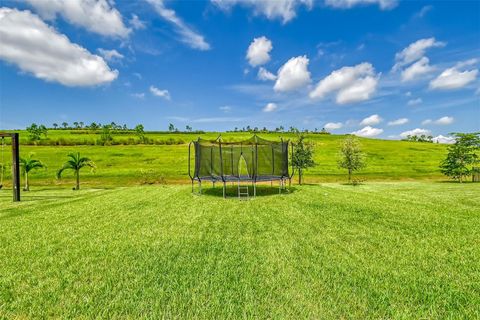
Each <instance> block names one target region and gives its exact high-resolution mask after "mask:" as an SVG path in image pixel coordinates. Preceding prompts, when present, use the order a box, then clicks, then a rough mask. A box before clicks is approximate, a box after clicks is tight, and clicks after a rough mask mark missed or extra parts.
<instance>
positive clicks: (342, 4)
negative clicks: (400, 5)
mask: <svg viewBox="0 0 480 320" xmlns="http://www.w3.org/2000/svg"><path fill="white" fill-rule="evenodd" d="M325 4H326V5H328V6H330V7H334V8H341V9H349V8H352V7H354V6H358V5H370V4H378V6H379V7H380V8H381V9H382V10H387V9H392V8H394V7H395V6H396V5H397V0H325Z"/></svg>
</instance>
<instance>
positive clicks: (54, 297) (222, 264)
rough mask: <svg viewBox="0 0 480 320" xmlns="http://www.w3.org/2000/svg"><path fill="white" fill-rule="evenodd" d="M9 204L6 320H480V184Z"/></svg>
mask: <svg viewBox="0 0 480 320" xmlns="http://www.w3.org/2000/svg"><path fill="white" fill-rule="evenodd" d="M37 189H38V188H37ZM7 191H8V192H7ZM7 191H0V228H1V232H0V318H29V317H35V318H44V317H45V318H47V317H48V318H50V317H52V318H72V317H78V318H94V317H95V318H96V317H99V318H132V319H137V318H162V317H164V318H179V319H185V318H217V319H225V318H274V319H278V318H291V319H298V318H331V319H338V318H356V319H366V318H376V319H379V318H397V319H398V318H401V319H420V318H424V319H425V318H426V319H439V318H464V319H474V318H479V317H480V308H479V305H480V184H473V183H469V184H463V185H462V184H458V183H441V182H420V183H419V182H401V183H394V182H384V183H367V184H365V185H361V186H356V187H352V186H347V185H342V184H334V183H331V184H322V185H306V186H302V187H295V188H294V189H293V188H292V190H291V192H290V193H289V194H284V195H277V194H276V192H277V190H276V189H274V190H273V189H272V190H269V189H268V188H267V187H263V188H262V189H261V190H260V193H261V196H259V197H257V198H256V199H254V200H251V201H238V200H237V199H232V198H230V199H227V200H224V199H222V198H221V197H220V196H219V195H220V189H217V190H213V191H212V190H207V194H206V195H203V196H197V195H192V194H191V193H190V189H189V187H187V186H143V187H127V188H117V189H111V190H96V189H85V190H81V191H79V192H73V191H71V190H66V189H64V190H58V189H45V190H36V191H32V192H30V193H28V194H27V193H24V194H23V196H24V201H23V202H22V203H12V202H11V192H10V191H9V190H7ZM232 191H233V190H232Z"/></svg>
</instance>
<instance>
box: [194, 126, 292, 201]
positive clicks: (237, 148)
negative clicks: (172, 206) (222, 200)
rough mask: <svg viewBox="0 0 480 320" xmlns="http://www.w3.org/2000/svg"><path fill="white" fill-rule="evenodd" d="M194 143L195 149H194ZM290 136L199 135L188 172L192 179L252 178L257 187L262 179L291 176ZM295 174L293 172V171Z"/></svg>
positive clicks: (247, 179)
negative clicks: (212, 137)
mask: <svg viewBox="0 0 480 320" xmlns="http://www.w3.org/2000/svg"><path fill="white" fill-rule="evenodd" d="M192 146H193V147H194V148H193V152H192V150H191V149H192ZM289 146H291V147H292V148H293V146H292V145H291V144H290V141H289V140H283V139H282V140H280V141H270V140H266V139H262V138H260V137H258V136H257V135H254V136H253V137H251V138H250V139H248V140H243V141H234V142H232V141H223V140H222V139H221V137H219V138H217V139H216V140H206V139H201V138H198V139H197V140H196V141H192V142H191V143H190V145H189V167H188V169H189V170H188V171H189V175H190V179H191V180H192V190H193V182H194V181H198V182H199V184H200V187H201V182H202V181H212V182H213V183H215V182H223V185H224V196H225V183H227V182H237V183H238V186H239V193H240V182H252V183H253V187H254V195H255V191H256V188H255V185H256V183H257V182H260V181H276V180H277V181H280V185H281V186H284V183H285V180H287V179H288V180H289V181H290V179H291V177H292V175H290V174H289ZM192 153H193V154H194V161H195V165H194V169H193V173H192V172H191V158H192ZM292 174H293V172H292Z"/></svg>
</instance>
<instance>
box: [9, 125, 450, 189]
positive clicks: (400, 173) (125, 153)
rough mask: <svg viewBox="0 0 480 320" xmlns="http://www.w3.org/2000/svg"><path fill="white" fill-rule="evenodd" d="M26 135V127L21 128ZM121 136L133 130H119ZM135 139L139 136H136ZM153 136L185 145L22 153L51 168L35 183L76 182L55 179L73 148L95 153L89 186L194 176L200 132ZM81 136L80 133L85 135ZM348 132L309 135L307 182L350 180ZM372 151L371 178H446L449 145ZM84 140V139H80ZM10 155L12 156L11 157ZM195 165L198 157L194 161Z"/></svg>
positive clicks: (388, 145) (369, 142)
mask: <svg viewBox="0 0 480 320" xmlns="http://www.w3.org/2000/svg"><path fill="white" fill-rule="evenodd" d="M20 134H21V136H22V137H23V138H22V139H26V137H27V135H26V133H25V132H21V133H20ZM218 134H219V133H206V134H204V135H201V136H202V137H204V138H210V139H214V138H215V137H217V136H218ZM84 136H85V137H88V136H92V137H91V138H92V139H93V138H95V135H93V134H90V135H89V134H72V133H70V131H64V130H56V131H55V130H54V131H50V132H49V139H58V138H59V137H63V138H65V139H72V141H77V140H75V139H80V138H82V139H83V137H84ZM119 136H120V138H124V136H128V135H119ZM130 136H131V138H132V139H133V138H134V135H130ZM148 136H150V137H152V138H155V139H159V140H165V141H166V140H168V139H178V140H181V141H185V142H186V143H183V144H173V145H165V144H164V145H114V146H91V145H78V146H30V145H21V146H20V150H21V155H23V156H27V155H28V154H29V153H34V154H35V158H38V159H40V160H42V161H43V162H45V163H46V164H47V166H48V170H47V171H44V170H40V171H36V172H33V173H32V174H31V179H30V180H31V183H32V185H34V186H35V185H44V186H47V185H58V184H63V185H67V184H68V185H73V176H72V175H71V174H70V176H69V175H68V174H66V175H65V179H64V180H63V181H60V182H59V181H57V180H56V179H55V172H56V170H57V169H58V168H60V167H61V165H62V164H63V162H64V161H66V159H67V157H66V155H67V154H68V153H69V152H73V151H80V152H81V154H82V155H85V156H88V157H90V158H91V159H92V160H94V161H95V163H96V164H97V166H98V170H97V171H96V173H95V174H93V173H90V172H89V171H88V170H87V171H85V172H83V173H82V176H83V179H82V180H83V182H84V183H85V184H86V185H88V186H94V187H104V186H129V185H139V184H148V183H155V182H157V183H158V182H162V181H165V182H167V183H185V182H188V181H189V178H188V174H187V171H188V170H187V168H188V164H187V163H188V144H187V143H188V142H189V141H191V140H194V139H196V138H197V137H198V135H196V134H182V133H175V134H165V133H163V134H161V133H149V134H148ZM222 136H223V137H224V139H225V140H227V141H230V140H242V139H246V138H248V137H250V136H251V134H250V133H222ZM260 136H261V137H264V138H267V139H279V137H280V136H282V137H283V138H285V139H288V138H291V139H294V135H292V134H280V133H269V134H266V133H265V134H260ZM79 137H80V138H79ZM344 138H345V136H343V135H320V134H309V135H307V140H309V141H312V142H313V143H314V144H315V161H316V163H317V166H316V167H314V168H312V169H310V170H308V171H307V172H306V181H307V182H325V181H345V179H346V171H345V170H341V169H339V168H338V167H337V160H338V152H339V149H340V145H341V142H342V140H343V139H344ZM360 141H361V143H362V145H363V148H364V150H365V152H366V154H367V167H366V168H365V169H363V170H361V171H360V172H359V173H358V177H359V178H360V179H362V180H367V181H384V180H418V179H422V180H439V179H445V177H444V176H443V175H442V174H441V173H440V170H439V167H438V166H439V163H440V161H441V160H442V159H444V158H445V154H446V146H445V145H440V144H433V143H418V142H406V141H391V140H378V139H360ZM77 142H78V143H81V141H77ZM9 156H10V154H8V156H7V157H9ZM192 164H193V161H192ZM9 176H10V173H9V171H7V175H6V181H5V183H6V184H7V185H9V183H10V180H9Z"/></svg>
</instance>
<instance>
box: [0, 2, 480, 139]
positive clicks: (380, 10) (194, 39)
mask: <svg viewBox="0 0 480 320" xmlns="http://www.w3.org/2000/svg"><path fill="white" fill-rule="evenodd" d="M0 41H1V49H0V60H1V61H0V81H1V87H0V90H1V91H0V128H3V129H14V128H23V127H25V126H26V125H28V124H30V123H32V122H36V123H44V124H49V125H50V124H51V123H53V122H56V123H61V122H64V121H66V122H69V123H72V122H74V121H83V122H85V123H90V122H92V121H95V122H101V123H109V122H111V121H114V122H116V123H121V124H123V123H126V124H127V125H129V126H134V125H135V124H138V123H142V124H144V125H145V127H146V128H147V129H150V130H164V129H166V128H167V126H168V123H173V124H175V125H176V126H177V127H179V128H184V127H185V126H186V125H191V126H192V127H193V128H194V129H203V130H228V129H233V128H234V127H239V128H241V127H245V126H247V125H250V126H251V127H254V126H258V127H264V126H265V127H267V128H275V127H278V126H284V127H285V128H288V127H290V126H295V127H298V128H301V129H310V130H313V129H314V128H319V129H320V128H322V127H326V128H328V130H329V131H331V132H333V133H350V132H355V133H356V134H358V135H361V136H366V137H378V138H389V139H398V138H401V137H402V134H403V136H405V135H406V134H408V133H410V134H411V133H419V134H421V133H427V134H432V135H433V136H448V133H450V132H457V131H462V132H463V131H478V130H480V80H479V78H480V75H479V74H478V73H479V71H478V68H479V66H480V2H478V1H465V2H461V1H437V2H434V1H430V2H429V1H392V0H325V1H314V0H277V1H253V0H228V1H227V0H212V1H162V0H145V1H143V0H142V1H119V0H117V1H115V2H114V1H107V0H71V1H65V2H62V1H60V2H57V1H53V0H42V1H37V0H27V1H25V2H17V1H11V2H10V1H3V2H2V8H1V9H0ZM440 139H441V141H447V140H448V139H447V140H445V139H444V138H442V137H440Z"/></svg>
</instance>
